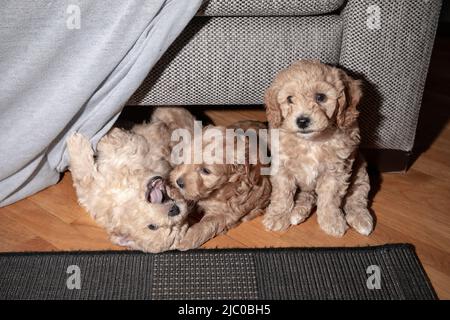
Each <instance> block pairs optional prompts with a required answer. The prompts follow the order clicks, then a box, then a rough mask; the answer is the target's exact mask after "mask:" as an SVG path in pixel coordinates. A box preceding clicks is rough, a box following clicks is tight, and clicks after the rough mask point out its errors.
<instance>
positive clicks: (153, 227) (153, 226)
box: [147, 224, 158, 230]
mask: <svg viewBox="0 0 450 320" xmlns="http://www.w3.org/2000/svg"><path fill="white" fill-rule="evenodd" d="M147 227H148V228H149V229H150V230H156V229H158V226H157V225H156V224H149V225H148V226H147Z"/></svg>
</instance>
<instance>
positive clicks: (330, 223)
mask: <svg viewBox="0 0 450 320" xmlns="http://www.w3.org/2000/svg"><path fill="white" fill-rule="evenodd" d="M361 95H362V92H361V83H360V81H357V80H354V79H352V78H351V77H349V76H348V75H347V74H346V73H345V72H344V71H342V70H340V69H338V68H334V67H331V66H328V65H325V64H322V63H320V62H319V61H308V60H301V61H298V62H296V63H294V64H293V65H291V66H290V67H289V68H288V69H285V70H283V71H281V72H280V73H279V74H278V75H277V76H276V78H275V80H274V81H273V83H272V85H271V87H270V88H269V89H268V90H267V92H266V95H265V104H266V111H267V118H268V120H269V124H270V127H271V130H274V129H278V130H279V137H280V140H279V142H280V144H279V149H280V151H279V154H278V155H272V161H278V165H279V170H278V172H277V173H274V174H272V176H271V183H272V188H273V191H272V196H271V201H270V205H269V207H268V209H267V211H266V214H265V217H264V220H263V223H264V225H265V226H266V228H267V229H270V230H284V229H286V228H287V227H289V225H291V224H292V225H295V224H299V223H301V222H303V221H304V220H305V219H306V218H307V217H308V215H309V214H310V212H311V210H312V208H313V207H314V206H315V205H316V204H317V218H318V223H319V225H320V227H321V228H322V229H323V230H324V231H325V232H326V233H327V234H329V235H332V236H342V235H343V234H344V233H345V231H346V229H347V223H348V225H350V226H351V227H353V228H354V229H355V230H356V231H358V232H359V233H361V234H363V235H369V234H370V233H371V232H372V229H373V219H372V216H371V215H370V213H369V211H368V209H367V202H368V201H367V197H368V193H369V189H370V185H369V177H368V174H367V172H366V163H365V162H364V160H363V159H362V157H361V155H360V154H358V145H359V142H360V135H359V128H358V123H357V118H358V111H357V109H356V107H357V105H358V103H359V100H360V98H361Z"/></svg>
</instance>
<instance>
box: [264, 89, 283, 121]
mask: <svg viewBox="0 0 450 320" xmlns="http://www.w3.org/2000/svg"><path fill="white" fill-rule="evenodd" d="M264 103H265V105H266V115H267V120H269V124H270V126H271V127H272V128H278V127H279V126H280V125H281V120H282V118H281V109H280V104H279V103H278V86H276V85H275V84H272V86H271V87H270V88H269V89H267V90H266V94H265V96H264Z"/></svg>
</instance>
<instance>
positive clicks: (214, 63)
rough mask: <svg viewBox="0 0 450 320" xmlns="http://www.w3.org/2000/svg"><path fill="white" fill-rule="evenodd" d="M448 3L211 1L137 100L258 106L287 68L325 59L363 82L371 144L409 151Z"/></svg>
mask: <svg viewBox="0 0 450 320" xmlns="http://www.w3.org/2000/svg"><path fill="white" fill-rule="evenodd" d="M440 8H441V0H349V1H344V0H297V1H295V0H284V1H283V0H210V1H205V3H204V4H203V6H202V9H201V10H200V12H199V13H198V14H197V16H196V17H195V18H194V19H193V20H192V21H191V23H190V25H189V26H188V27H187V29H185V31H184V32H183V34H182V35H181V36H180V37H179V38H178V39H177V41H176V42H175V43H174V44H173V45H172V47H171V48H170V49H169V51H168V52H167V53H166V54H165V55H164V56H163V58H162V59H161V60H160V61H159V63H158V65H157V66H156V67H155V68H154V69H153V70H152V72H151V73H150V74H149V75H148V77H147V79H146V81H145V82H144V83H143V84H142V86H141V87H140V88H139V89H138V90H137V91H136V93H135V94H134V95H133V97H132V98H131V99H130V101H129V104H130V105H169V104H170V105H174V104H175V105H258V104H262V103H263V94H264V90H265V89H266V88H267V87H268V85H269V84H270V82H271V80H272V79H273V77H274V75H275V74H276V73H277V72H278V71H279V70H280V69H282V68H284V67H286V66H288V65H289V64H290V63H291V62H293V61H295V60H297V59H299V58H318V59H320V60H322V61H324V62H327V63H330V64H335V65H339V66H341V67H343V68H345V69H347V70H348V71H349V72H350V73H352V74H353V75H354V76H356V77H358V78H361V79H363V80H365V88H364V91H365V97H364V99H363V101H362V103H361V106H360V109H361V119H360V123H361V129H362V137H363V147H364V148H369V149H383V150H390V151H391V152H392V153H396V152H397V153H400V154H403V155H408V154H409V153H410V152H411V150H412V148H413V145H414V137H415V131H416V125H417V121H418V115H419V109H420V105H421V99H422V93H423V89H424V84H425V79H426V75H427V70H428V65H429V60H430V56H431V51H432V46H433V42H434V37H435V32H436V28H437V22H438V18H439V12H440ZM404 165H405V164H401V163H400V166H404ZM393 169H394V168H393ZM398 169H402V167H399V168H395V169H394V170H398Z"/></svg>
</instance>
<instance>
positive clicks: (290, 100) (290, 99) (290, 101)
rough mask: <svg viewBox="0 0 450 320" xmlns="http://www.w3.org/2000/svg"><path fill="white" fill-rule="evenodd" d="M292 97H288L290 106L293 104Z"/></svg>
mask: <svg viewBox="0 0 450 320" xmlns="http://www.w3.org/2000/svg"><path fill="white" fill-rule="evenodd" d="M292 98H293V97H292V96H289V97H287V102H288V103H289V104H292Z"/></svg>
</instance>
